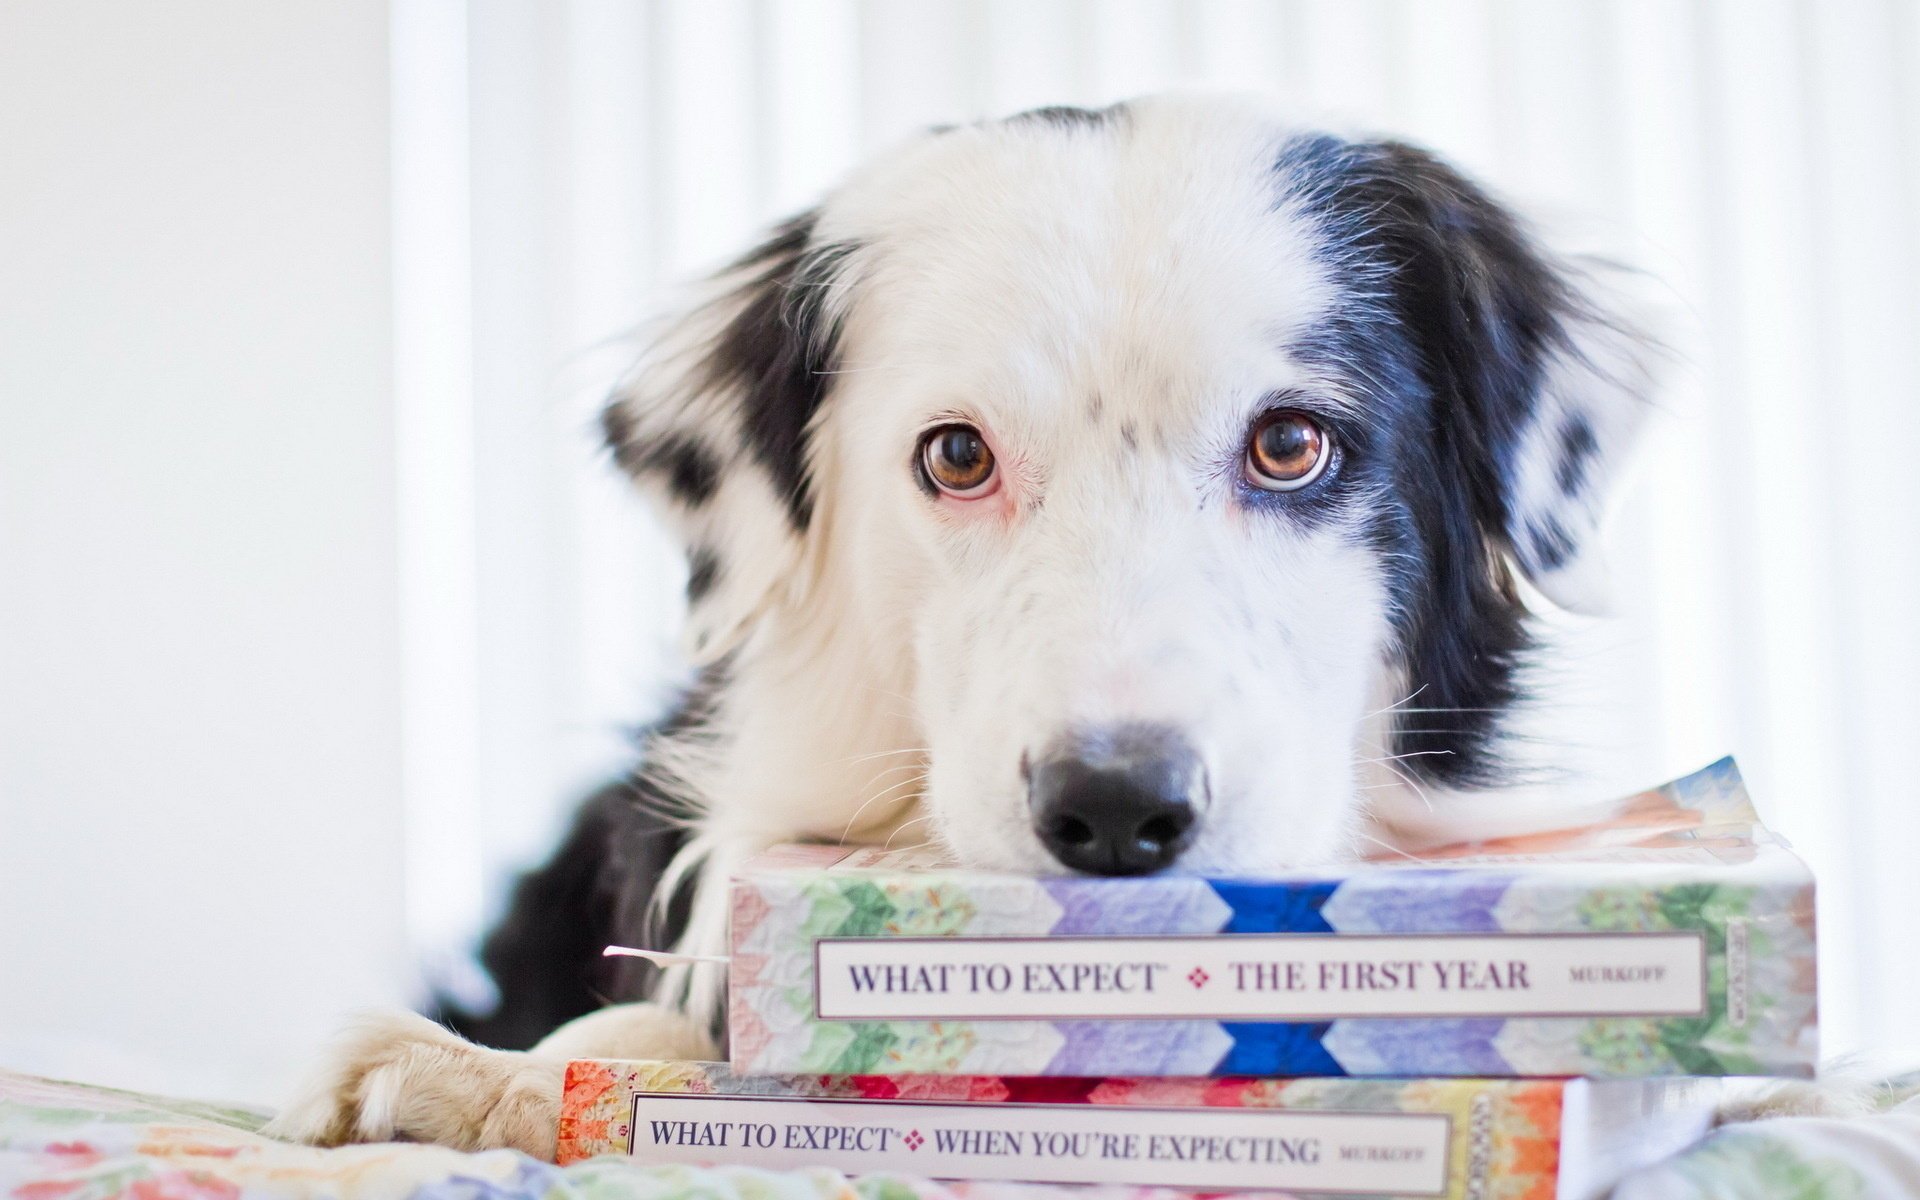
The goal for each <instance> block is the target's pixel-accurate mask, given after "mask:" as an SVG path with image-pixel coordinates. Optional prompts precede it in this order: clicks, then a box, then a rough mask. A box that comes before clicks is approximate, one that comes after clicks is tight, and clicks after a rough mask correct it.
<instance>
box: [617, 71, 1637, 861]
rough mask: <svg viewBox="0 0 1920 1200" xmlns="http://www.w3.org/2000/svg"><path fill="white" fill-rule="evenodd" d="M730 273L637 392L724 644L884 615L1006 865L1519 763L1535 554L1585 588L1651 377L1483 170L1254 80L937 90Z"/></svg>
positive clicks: (1169, 850) (921, 701)
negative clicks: (1279, 119) (1602, 515)
mask: <svg viewBox="0 0 1920 1200" xmlns="http://www.w3.org/2000/svg"><path fill="white" fill-rule="evenodd" d="M714 289H715V290H714V292H713V293H712V295H711V296H709V297H708V298H707V299H706V300H705V302H704V303H702V304H700V305H699V306H698V307H697V308H696V309H695V310H694V311H693V312H692V313H691V314H690V315H688V316H686V317H684V318H683V319H681V320H680V321H679V322H678V323H677V324H676V325H675V326H674V327H673V328H672V329H671V330H670V331H669V332H668V333H667V335H666V336H665V338H664V339H663V340H662V342H661V344H660V347H659V349H658V351H657V353H656V354H655V355H654V356H653V358H652V359H651V360H650V361H649V363H648V364H647V365H646V367H645V368H644V369H643V370H642V372H641V373H639V374H638V375H637V376H636V379H635V382H634V383H633V384H632V385H631V386H630V387H628V388H627V389H626V390H625V391H624V392H623V393H622V395H621V396H619V397H618V398H617V399H616V401H615V403H614V404H613V405H612V406H611V407H610V408H609V410H608V414H607V424H608V432H609V436H610V439H611V441H612V443H613V446H614V448H615V450H616V453H617V454H618V456H619V458H620V461H621V462H622V464H623V465H624V466H625V467H626V468H627V469H628V470H629V471H631V472H632V473H634V474H635V475H636V476H637V477H639V478H640V479H641V480H642V481H643V482H646V483H648V484H650V485H652V486H653V487H654V489H655V490H656V491H657V493H658V494H659V495H660V496H661V497H662V498H663V499H664V501H665V503H666V506H667V508H668V510H669V511H670V512H671V513H672V514H673V516H674V517H675V518H676V519H677V521H678V523H679V525H680V526H681V528H682V530H683V532H684V534H685V536H686V537H687V539H688V543H689V547H690V562H691V569H690V577H689V581H688V594H689V597H690V599H691V601H692V616H691V622H690V631H691V641H692V645H693V648H694V653H695V655H696V657H697V658H700V659H703V660H706V661H710V662H717V661H720V660H723V659H731V661H733V662H734V663H735V665H736V667H737V666H738V665H739V664H740V663H741V662H742V661H743V660H745V659H751V658H753V657H755V656H757V655H764V654H766V653H770V652H775V651H778V652H781V653H784V654H785V661H787V662H789V663H792V662H796V661H804V655H803V654H802V655H799V656H798V657H796V655H795V653H794V652H793V651H792V643H794V642H796V641H806V640H808V639H814V640H817V641H819V642H820V643H822V644H824V643H826V642H829V641H835V640H837V641H839V642H841V643H843V644H851V645H853V646H856V647H859V650H858V651H857V653H856V654H855V655H854V658H855V659H856V660H861V661H864V662H866V663H867V664H868V665H869V666H870V669H871V672H872V675H873V679H874V681H878V682H877V683H876V691H879V692H880V693H881V694H882V695H883V696H884V701H883V702H884V703H886V704H890V705H892V706H894V708H895V710H896V712H895V715H899V714H898V712H897V709H898V707H899V706H900V705H906V706H908V709H909V711H908V712H907V713H906V714H905V715H906V716H907V717H908V718H909V720H910V724H911V727H912V728H913V729H914V730H916V731H917V733H916V736H917V737H919V738H920V739H922V740H921V741H920V742H919V745H920V746H922V747H925V748H926V753H927V756H928V763H927V766H928V775H927V782H926V787H925V792H924V796H923V797H922V800H923V803H924V806H925V811H926V812H927V813H928V815H929V819H930V820H931V821H932V823H933V826H934V829H935V831H936V833H937V835H938V837H939V838H940V839H941V840H942V841H943V842H944V843H945V844H946V845H948V846H949V847H950V848H951V849H953V850H954V851H955V852H956V853H957V854H958V855H959V856H961V857H962V858H963V859H964V860H966V861H969V862H972V863H976V864H981V865H994V866H1004V867H1010V868H1021V869H1036V870H1046V869H1057V868H1058V866H1059V865H1060V864H1064V865H1066V866H1068V867H1071V868H1075V869H1079V870H1086V871H1095V872H1105V873H1131V872H1138V871H1148V870H1153V869H1157V868H1160V867H1163V866H1166V865H1168V864H1170V863H1173V862H1175V861H1176V860H1178V861H1179V862H1180V863H1181V865H1182V867H1183V868H1192V869H1203V870H1208V871H1240V870H1250V869H1259V868H1272V867H1277V866H1283V865H1286V864H1289V863H1297V862H1302V861H1308V860H1312V859H1320V858H1325V857H1328V856H1330V855H1335V854H1338V853H1340V852H1342V851H1345V850H1349V849H1351V841H1350V838H1351V836H1352V833H1353V830H1354V827H1355V825H1356V819H1357V816H1358V815H1359V814H1360V813H1361V811H1362V810H1363V808H1364V807H1365V801H1366V799H1367V795H1366V792H1367V789H1368V788H1370V787H1373V786H1376V785H1377V784H1378V783H1380V782H1390V781H1392V780H1394V779H1395V778H1397V777H1407V778H1410V779H1412V780H1414V781H1415V782H1416V783H1417V782H1420V781H1425V782H1429V783H1438V784H1441V785H1445V786H1456V787H1457V786H1476V785H1483V784H1487V783H1493V782H1498V781H1499V780H1500V778H1501V770H1502V766H1501V758H1500V742H1499V735H1500V731H1501V717H1502V714H1503V712H1504V711H1505V710H1506V709H1507V708H1508V706H1509V705H1510V704H1511V703H1512V702H1513V701H1514V700H1515V699H1516V695H1517V690H1518V684H1517V682H1516V670H1517V669H1518V668H1519V667H1520V666H1521V663H1522V658H1523V656H1524V654H1525V652H1526V650H1527V649H1528V646H1529V638H1528V634H1527V630H1526V619H1527V612H1526V609H1525V606H1524V602H1523V600H1522V598H1521V593H1520V589H1519V584H1518V581H1517V578H1516V575H1517V574H1518V575H1524V576H1525V577H1526V578H1527V579H1528V580H1529V581H1531V583H1532V584H1533V585H1534V586H1535V587H1537V589H1538V590H1539V591H1541V592H1543V593H1544V594H1546V595H1547V596H1549V597H1551V598H1553V599H1554V600H1556V601H1559V602H1561V603H1564V604H1567V605H1569V606H1573V607H1578V606H1580V605H1581V604H1582V603H1583V601H1584V600H1585V598H1586V596H1587V593H1588V590H1589V586H1590V576H1591V570H1590V568H1589V567H1588V559H1589V557H1590V555H1589V554H1588V553H1587V551H1588V550H1589V541H1590V535H1591V534H1592V532H1593V527H1594V524H1595V521H1596V518H1597V513H1598V511H1599V506H1600V498H1601V485H1602V483H1603V482H1604V479H1605V477H1606V476H1607V474H1608V473H1609V468H1610V467H1612V466H1613V465H1614V463H1615V460H1616V459H1617V458H1618V455H1619V451H1620V450H1621V448H1622V446H1623V444H1624V442H1625V441H1626V440H1627V437H1628V434H1629V432H1630V430H1631V429H1632V427H1633V426H1634V425H1635V424H1636V423H1637V417H1638V410H1639V408H1640V401H1639V399H1638V398H1637V396H1636V395H1635V392H1636V389H1637V387H1638V386H1639V385H1638V379H1639V375H1638V372H1637V370H1636V369H1635V367H1634V346H1633V342H1632V340H1631V338H1630V337H1628V336H1627V335H1625V334H1624V333H1622V332H1621V331H1620V330H1619V329H1618V327H1617V326H1616V325H1615V324H1614V323H1612V322H1611V321H1610V320H1609V319H1608V318H1607V316H1606V315H1605V314H1604V313H1602V312H1600V311H1598V310H1597V309H1596V308H1595V307H1593V305H1592V303H1591V301H1590V300H1589V298H1588V297H1587V296H1586V295H1585V294H1584V293H1583V290H1582V284H1581V283H1580V282H1579V281H1578V280H1577V279H1575V278H1574V277H1572V276H1570V275H1569V274H1568V273H1566V271H1565V270H1563V268H1561V267H1560V266H1558V265H1556V264H1555V263H1554V262H1552V261H1550V260H1549V259H1548V258H1546V257H1545V256H1544V255H1543V254H1542V252H1541V251H1540V250H1539V249H1538V248H1536V246H1535V245H1534V244H1533V242H1532V241H1531V240H1530V238H1529V237H1528V235H1527V234H1526V233H1525V232H1524V231H1523V230H1522V228H1521V227H1520V226H1519V224H1518V223H1517V222H1516V220H1515V219H1514V218H1513V217H1512V216H1511V215H1510V214H1509V213H1507V212H1506V211H1505V210H1504V209H1502V208H1501V207H1500V206H1499V205H1498V204H1497V203H1495V202H1494V201H1493V200H1492V199H1490V198H1489V197H1488V196H1487V195H1486V194H1485V193H1484V192H1482V191H1481V190H1480V189H1479V188H1477V187H1476V186H1474V185H1473V184H1472V183H1470V182H1468V181H1467V180H1466V179H1464V178H1462V177H1461V176H1460V175H1459V174H1457V173H1455V172H1454V171H1453V170H1451V169H1450V168H1448V167H1447V166H1446V165H1445V164H1443V163H1441V162H1440V161H1438V160H1436V159H1435V158H1434V157H1432V156H1430V155H1429V154H1427V153H1425V152H1423V151H1421V150H1418V149H1415V148H1413V147H1410V146H1406V145H1401V144H1396V143H1392V142H1356V141H1348V140H1342V139H1339V138H1335V137H1331V136H1324V135H1317V134H1300V133H1298V132H1289V131H1287V130H1285V129H1283V128H1282V127H1280V126H1278V125H1276V124H1273V123H1271V122H1269V121H1268V120H1267V119H1265V118H1264V117H1262V116H1260V115H1258V114H1255V113H1252V112H1250V111H1247V110H1243V109H1241V108H1239V107H1237V106H1234V105H1229V104H1224V103H1222V102H1218V101H1210V102H1209V101H1196V100H1184V99H1183V100H1172V99H1154V100H1147V101H1139V102H1135V103H1132V104H1129V105H1126V106H1122V107H1116V108H1113V109H1108V110H1105V111H1102V112H1097V113H1096V112H1083V111H1079V110H1043V111H1040V112H1036V113H1031V114H1026V115H1023V116H1020V117H1016V118H1012V119H1009V120H1006V121H1002V122H997V123H993V124H987V125H978V126H969V127H965V128H957V129H950V130H945V131H941V132H938V133H934V134H930V135H928V136H926V137H925V138H923V139H921V140H919V141H917V142H915V143H913V144H912V145H910V146H908V147H906V148H904V149H902V150H901V151H899V152H897V153H895V154H894V155H892V156H891V157H889V158H887V159H885V160H883V161H882V162H880V163H878V164H877V165H875V166H873V167H871V168H869V169H867V170H866V171H864V172H863V173H861V174H859V175H857V176H856V177H855V178H853V179H852V180H851V181H850V182H848V183H847V184H845V185H844V186H843V187H842V188H841V189H839V190H838V191H836V192H835V193H834V194H833V195H832V196H831V197H829V198H828V199H827V201H826V202H825V203H824V204H823V205H821V206H820V208H818V209H817V210H815V211H813V212H810V213H808V214H806V215H804V216H802V217H800V218H797V219H795V220H794V221H792V222H790V223H788V224H787V225H785V226H784V227H782V228H781V229H780V230H779V231H778V232H777V234H776V235H775V236H774V237H773V238H772V240H770V241H768V242H767V243H766V244H765V245H763V246H762V247H760V248H759V249H758V250H757V251H755V252H754V253H753V254H752V255H750V256H749V257H748V258H746V259H745V260H743V261H742V262H741V263H739V264H737V265H736V266H735V267H734V268H732V269H731V270H730V271H728V272H727V273H725V274H724V275H723V276H721V277H720V279H718V280H717V281H716V282H715V284H714ZM771 643H780V645H779V646H773V645H770V644H771ZM862 656H864V659H862ZM816 686H817V687H818V688H820V689H823V690H824V689H833V688H838V687H859V686H861V685H860V684H859V683H856V682H854V681H848V680H835V679H823V680H818V681H816Z"/></svg>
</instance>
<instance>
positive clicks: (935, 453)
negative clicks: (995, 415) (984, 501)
mask: <svg viewBox="0 0 1920 1200" xmlns="http://www.w3.org/2000/svg"><path fill="white" fill-rule="evenodd" d="M920 462H921V465H922V466H924V467H925V468H926V472H927V478H928V479H931V480H932V481H933V484H934V486H935V487H937V488H939V489H940V490H941V491H942V492H945V493H946V494H947V495H949V496H953V497H955V498H957V499H960V500H977V499H979V498H980V497H981V496H984V495H986V494H987V493H988V492H990V491H992V490H993V483H994V472H993V451H991V450H989V449H987V439H986V438H984V437H982V436H981V435H980V431H979V430H978V429H975V428H974V427H973V426H971V425H942V426H941V427H940V428H938V429H935V430H933V431H932V432H930V433H928V434H927V436H926V437H924V438H922V439H921V441H920Z"/></svg>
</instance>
